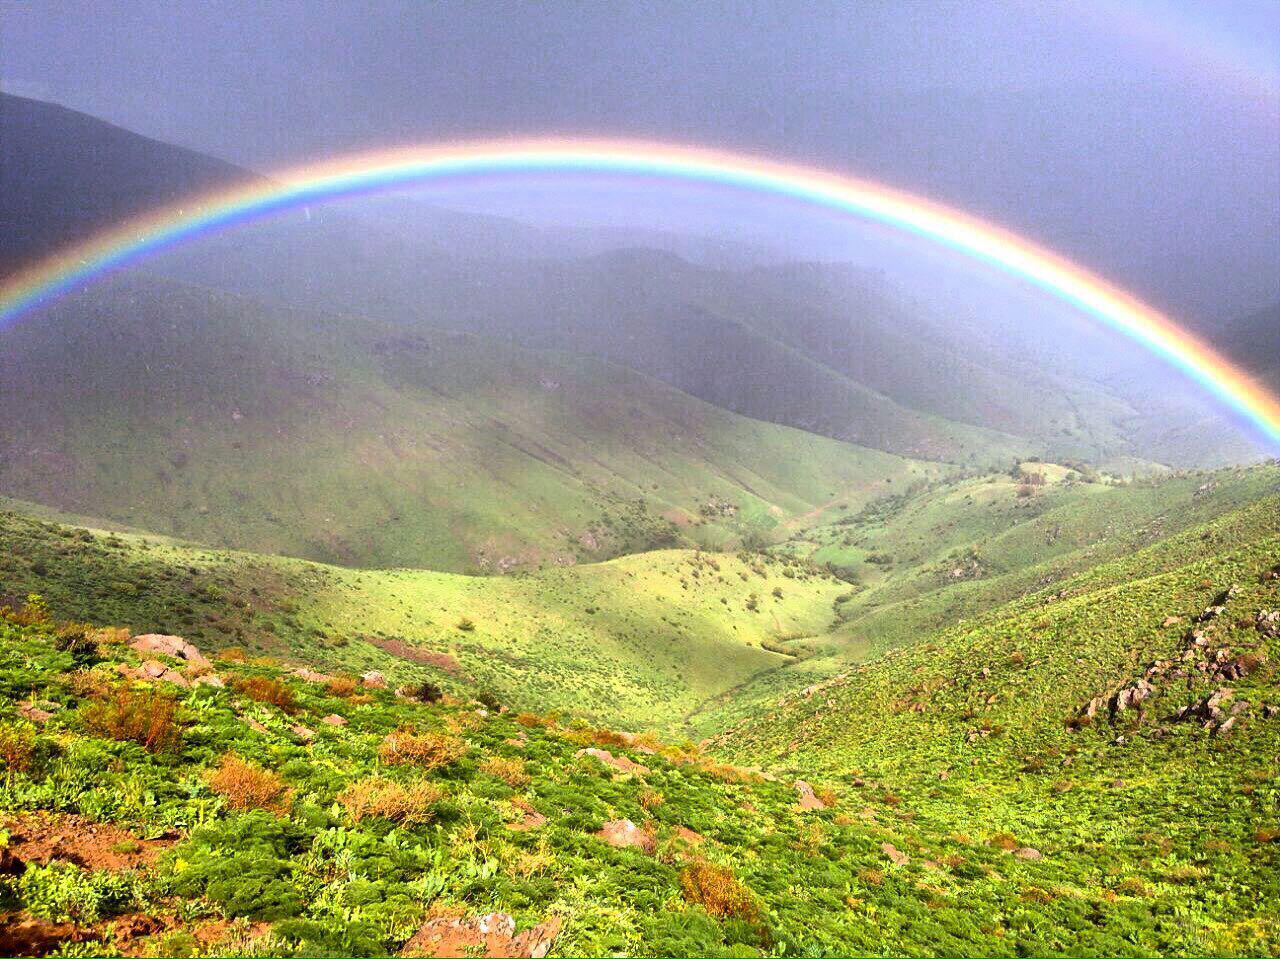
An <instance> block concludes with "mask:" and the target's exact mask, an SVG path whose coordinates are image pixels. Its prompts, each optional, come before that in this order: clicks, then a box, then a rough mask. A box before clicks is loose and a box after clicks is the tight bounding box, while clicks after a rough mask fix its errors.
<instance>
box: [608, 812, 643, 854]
mask: <svg viewBox="0 0 1280 959" xmlns="http://www.w3.org/2000/svg"><path fill="white" fill-rule="evenodd" d="M596 836H597V837H598V838H600V839H603V840H604V841H605V842H607V843H608V844H609V845H610V846H616V847H618V848H619V849H628V848H631V849H639V850H640V851H641V852H644V853H651V852H653V850H654V849H655V848H656V847H657V843H655V842H654V839H653V836H651V835H649V833H647V832H645V831H644V830H643V829H641V828H640V827H639V826H637V825H636V824H635V823H633V822H632V821H631V820H630V819H610V820H609V821H608V822H607V823H605V824H604V828H603V829H601V830H600V831H599V832H598V833H596Z"/></svg>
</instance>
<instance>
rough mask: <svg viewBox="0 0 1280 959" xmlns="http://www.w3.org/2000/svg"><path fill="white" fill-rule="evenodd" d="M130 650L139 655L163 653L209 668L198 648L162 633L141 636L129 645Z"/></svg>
mask: <svg viewBox="0 0 1280 959" xmlns="http://www.w3.org/2000/svg"><path fill="white" fill-rule="evenodd" d="M129 648H130V649H132V650H134V651H135V652H139V653H161V654H163V655H165V656H172V657H173V658H174V659H185V660H186V661H187V662H189V663H198V664H200V665H201V666H208V665H209V660H207V659H205V657H204V654H202V653H201V652H200V650H198V649H196V647H194V646H192V645H191V644H190V643H188V642H187V641H186V640H185V639H183V638H182V637H181V636H165V635H163V634H161V633H147V634H146V635H145V636H139V637H137V638H136V639H134V641H133V642H131V643H130V644H129Z"/></svg>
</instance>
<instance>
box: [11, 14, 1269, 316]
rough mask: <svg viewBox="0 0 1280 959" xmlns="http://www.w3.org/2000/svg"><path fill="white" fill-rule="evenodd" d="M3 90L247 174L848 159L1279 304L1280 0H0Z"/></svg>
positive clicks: (1180, 287)
mask: <svg viewBox="0 0 1280 959" xmlns="http://www.w3.org/2000/svg"><path fill="white" fill-rule="evenodd" d="M0 85H2V86H3V88H4V89H5V90H7V91H8V92H12V93H20V94H24V95H28V96H35V97H39V98H42V99H48V100H53V101H56V102H59V103H63V104H65V105H67V106H70V107H74V108H76V109H80V110H84V111H86V112H89V113H93V114H95V115H98V116H101V117H104V118H106V119H108V120H111V121H113V122H116V123H119V124H121V125H123V126H127V127H130V128H132V129H135V130H138V131H140V132H143V133H146V134H148V135H151V136H155V137H158V138H160V139H164V140H168V141H171V142H174V143H180V144H183V145H186V146H190V147H194V148H197V149H200V150H203V151H205V152H208V153H211V154H214V155H217V156H220V157H224V158H227V159H231V160H233V161H236V162H238V163H241V164H244V165H247V166H251V167H254V168H256V169H259V170H267V171H269V170H270V169H271V168H273V167H276V166H280V165H286V164H291V163H295V162H300V161H305V160H307V159H310V158H319V157H322V156H326V155H331V154H334V153H340V152H345V151H351V150H362V149H367V148H371V147H375V146H379V145H385V144H399V143H405V142H421V141H429V140H440V139H449V138H457V137H464V136H479V135H495V134H497V135H500V134H508V133H521V134H532V133H560V134H578V133H581V134H592V135H631V136H643V137H647V138H656V139H666V140H673V141H682V142H691V143H697V144H708V145H715V146H722V147H730V148H740V149H744V150H748V151H752V152H758V153H765V154H770V155H773V156H776V157H786V158H794V159H797V160H803V161H806V162H809V163H813V164H817V165H822V166H827V167H830V168H833V169H837V170H846V171H850V172H853V173H857V174H860V175H863V176H867V177H871V178H874V179H879V180H881V181H884V182H886V183H890V184H892V185H895V186H898V187H901V188H904V189H907V190H912V191H915V192H919V193H923V194H926V195H928V196H930V197H933V198H935V199H938V200H941V201H943V202H946V203H950V204H953V205H956V206H959V207H962V208H964V209H966V210H969V211H970V212H973V213H976V214H978V215H982V216H985V217H987V218H989V219H993V220H995V221H997V222H999V223H1002V224H1004V225H1006V226H1008V227H1009V228H1011V229H1015V230H1018V231H1021V232H1024V233H1026V234H1028V235H1030V236H1032V237H1035V238H1037V239H1039V240H1040V241H1041V242H1043V243H1045V244H1047V245H1049V246H1051V247H1053V248H1056V249H1058V250H1059V251H1061V252H1063V253H1065V254H1067V255H1069V256H1072V257H1074V258H1076V259H1078V260H1080V261H1081V262H1084V263H1086V264H1088V265H1090V266H1092V267H1094V268H1095V269H1098V270H1099V271H1100V272H1102V273H1103V274H1104V275H1108V276H1110V277H1112V278H1114V279H1116V280H1118V281H1120V282H1122V283H1124V284H1126V285H1128V286H1130V287H1131V288H1133V289H1135V290H1137V291H1138V292H1140V293H1141V294H1143V295H1145V296H1147V297H1149V298H1151V299H1152V300H1153V301H1154V302H1156V303H1157V304H1160V305H1163V306H1166V307H1169V308H1171V309H1172V310H1173V311H1175V312H1181V313H1182V314H1184V315H1188V316H1193V315H1194V316H1198V317H1200V318H1208V317H1213V316H1215V315H1220V314H1229V313H1235V312H1239V311H1242V310H1247V309H1250V308H1253V307H1255V306H1259V305H1262V304H1263V303H1264V302H1265V301H1267V300H1272V299H1275V298H1277V297H1280V2H1274V0H1261V2H1254V3H1229V2H1226V0H1204V2H1199V3H1172V2H1154V0H1147V2H1142V0H1129V2H1124V3H1119V2H1110V0H1075V2H1072V3H1052V2H1049V0H1027V2H1001V3H983V2H979V0H964V2H957V3H943V2H927V0H895V2H884V3H881V2H874V3H873V2H861V3H860V2H856V0H848V2H843V3H834V4H822V3H816V4H815V3H804V4H800V3H797V2H795V0H783V2H779V3H738V4H725V3H713V2H698V3H692V2H688V3H674V2H672V3H587V2H574V3H562V2H545V3H538V4H532V3H515V2H507V3H483V2H471V3H426V2H422V3H418V2H413V3H407V2H406V3H390V2H387V3H370V2H363V3H355V2H341V3H338V2H332V3H330V2H325V3H321V2H309V3H293V2H281V0H272V2H266V3H264V2H262V0H245V2H240V0H235V2H219V3H213V2H205V3H201V2H184V3H180V4H175V3H172V2H165V3H150V2H143V0H121V2H117V3H106V2H83V0H50V2H42V0H26V2H22V0H0Z"/></svg>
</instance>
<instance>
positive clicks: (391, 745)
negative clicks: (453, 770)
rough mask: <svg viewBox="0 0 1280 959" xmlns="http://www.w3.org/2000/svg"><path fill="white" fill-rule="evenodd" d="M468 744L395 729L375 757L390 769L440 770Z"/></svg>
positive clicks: (453, 760)
mask: <svg viewBox="0 0 1280 959" xmlns="http://www.w3.org/2000/svg"><path fill="white" fill-rule="evenodd" d="M466 751H467V745H466V743H464V742H463V741H462V740H461V739H458V738H457V737H456V736H449V735H446V734H444V733H430V732H428V733H414V732H411V731H409V730H404V729H402V730H398V731H396V732H394V733H391V734H390V735H389V736H387V738H386V739H384V740H383V741H382V745H381V746H379V747H378V758H379V759H381V760H382V761H383V762H384V763H386V764H387V765H389V766H398V765H402V764H409V765H413V766H419V767H421V768H422V769H439V768H441V767H443V766H448V765H450V764H451V763H455V762H457V761H458V760H459V759H461V758H462V755H463V753H465V752H466Z"/></svg>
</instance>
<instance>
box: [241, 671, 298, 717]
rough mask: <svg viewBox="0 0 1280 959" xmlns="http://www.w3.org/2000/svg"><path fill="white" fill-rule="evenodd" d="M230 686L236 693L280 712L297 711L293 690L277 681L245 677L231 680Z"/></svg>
mask: <svg viewBox="0 0 1280 959" xmlns="http://www.w3.org/2000/svg"><path fill="white" fill-rule="evenodd" d="M231 686H232V688H233V689H234V690H235V691H236V692H238V693H240V694H241V695H243V696H248V697H249V698H250V699H252V700H253V701H254V702H259V703H265V704H266V705H268V706H275V707H276V708H277V709H279V710H281V711H282V712H286V713H292V712H294V711H295V710H296V709H297V700H296V699H295V697H294V695H293V690H292V689H290V688H289V687H288V686H286V685H285V684H284V683H282V682H280V680H278V679H268V678H267V677H265V676H245V677H243V678H237V679H235V680H233V681H232V683H231Z"/></svg>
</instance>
